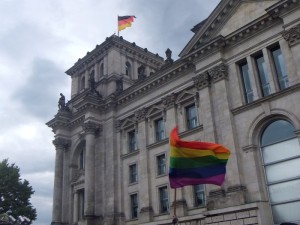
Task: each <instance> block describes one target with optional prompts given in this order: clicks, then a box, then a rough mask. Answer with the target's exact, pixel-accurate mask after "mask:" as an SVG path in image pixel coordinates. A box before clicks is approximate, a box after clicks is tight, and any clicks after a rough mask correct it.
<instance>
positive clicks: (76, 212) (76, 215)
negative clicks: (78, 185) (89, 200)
mask: <svg viewBox="0 0 300 225" xmlns="http://www.w3.org/2000/svg"><path fill="white" fill-rule="evenodd" d="M73 199H74V204H73V223H77V221H78V192H77V191H74V194H73Z"/></svg>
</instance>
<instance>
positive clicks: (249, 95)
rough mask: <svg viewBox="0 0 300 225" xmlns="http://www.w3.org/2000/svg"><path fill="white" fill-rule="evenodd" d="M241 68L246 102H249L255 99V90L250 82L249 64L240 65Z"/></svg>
mask: <svg viewBox="0 0 300 225" xmlns="http://www.w3.org/2000/svg"><path fill="white" fill-rule="evenodd" d="M240 70H241V75H242V79H243V87H244V92H245V97H246V102H247V103H249V102H252V101H253V91H252V88H251V83H250V77H249V68H248V64H243V65H240Z"/></svg>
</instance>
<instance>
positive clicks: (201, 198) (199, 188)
mask: <svg viewBox="0 0 300 225" xmlns="http://www.w3.org/2000/svg"><path fill="white" fill-rule="evenodd" d="M194 196H195V206H196V207H197V206H203V205H204V204H205V192H204V185H203V184H198V185H195V186H194Z"/></svg>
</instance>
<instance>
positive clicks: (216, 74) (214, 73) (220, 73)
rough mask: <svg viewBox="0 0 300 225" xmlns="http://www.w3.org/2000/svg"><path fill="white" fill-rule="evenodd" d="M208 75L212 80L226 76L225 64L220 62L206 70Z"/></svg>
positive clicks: (226, 68)
mask: <svg viewBox="0 0 300 225" xmlns="http://www.w3.org/2000/svg"><path fill="white" fill-rule="evenodd" d="M208 73H209V75H210V76H211V78H212V81H213V82H217V81H219V80H223V79H227V78H228V67H227V65H226V64H224V63H222V64H220V65H217V66H215V67H213V68H212V69H210V70H208Z"/></svg>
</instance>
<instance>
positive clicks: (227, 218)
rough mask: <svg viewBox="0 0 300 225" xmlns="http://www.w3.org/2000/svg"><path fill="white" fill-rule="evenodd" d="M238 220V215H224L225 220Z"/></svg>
mask: <svg viewBox="0 0 300 225" xmlns="http://www.w3.org/2000/svg"><path fill="white" fill-rule="evenodd" d="M235 219H236V215H235V213H231V214H226V215H224V220H226V221H227V220H235Z"/></svg>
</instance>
